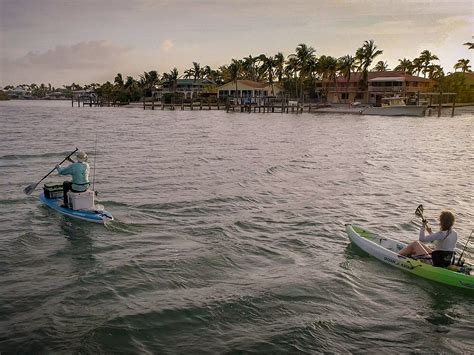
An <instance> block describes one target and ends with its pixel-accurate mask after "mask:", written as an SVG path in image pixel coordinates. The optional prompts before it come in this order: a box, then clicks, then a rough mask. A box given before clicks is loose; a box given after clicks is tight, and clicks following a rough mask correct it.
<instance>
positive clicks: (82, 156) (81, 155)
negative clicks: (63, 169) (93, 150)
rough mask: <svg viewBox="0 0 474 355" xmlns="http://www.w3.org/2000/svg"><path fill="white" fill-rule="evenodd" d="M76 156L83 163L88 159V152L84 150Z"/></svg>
mask: <svg viewBox="0 0 474 355" xmlns="http://www.w3.org/2000/svg"><path fill="white" fill-rule="evenodd" d="M76 157H77V160H79V161H80V162H82V163H83V162H86V161H87V154H86V152H83V151H82V150H80V151H78V152H77V153H76Z"/></svg>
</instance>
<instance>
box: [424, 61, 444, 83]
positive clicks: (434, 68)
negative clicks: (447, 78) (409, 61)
mask: <svg viewBox="0 0 474 355" xmlns="http://www.w3.org/2000/svg"><path fill="white" fill-rule="evenodd" d="M426 73H428V78H429V79H433V80H437V81H440V80H441V79H442V78H444V71H443V68H441V66H440V65H438V64H431V65H430V66H429V67H428V68H427V70H426Z"/></svg>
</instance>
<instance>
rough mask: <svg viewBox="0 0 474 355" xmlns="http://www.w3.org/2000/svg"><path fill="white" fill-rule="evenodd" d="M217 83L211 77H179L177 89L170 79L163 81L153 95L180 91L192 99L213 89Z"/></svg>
mask: <svg viewBox="0 0 474 355" xmlns="http://www.w3.org/2000/svg"><path fill="white" fill-rule="evenodd" d="M215 85H216V84H215V83H214V82H213V81H212V80H209V79H178V80H177V81H176V90H173V85H172V83H171V82H169V81H162V82H161V83H160V85H159V87H158V89H157V90H156V91H154V93H153V95H154V96H155V97H158V98H159V97H161V95H162V94H165V93H171V92H174V91H175V92H178V93H182V94H183V95H184V98H185V99H192V98H194V97H196V96H197V95H199V94H203V93H206V92H209V91H212V88H213V87H214V88H215Z"/></svg>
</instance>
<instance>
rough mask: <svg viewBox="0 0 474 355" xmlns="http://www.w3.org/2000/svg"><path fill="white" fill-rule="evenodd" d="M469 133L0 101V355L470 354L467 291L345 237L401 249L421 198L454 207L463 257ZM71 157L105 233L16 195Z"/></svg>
mask: <svg viewBox="0 0 474 355" xmlns="http://www.w3.org/2000/svg"><path fill="white" fill-rule="evenodd" d="M473 125H474V115H473V114H472V113H471V114H470V113H465V114H459V115H457V116H455V117H452V118H451V117H442V118H436V117H426V118H410V117H375V116H374V117H365V116H351V115H337V114H334V115H329V114H327V115H322V114H320V115H317V114H302V115H292V114H289V115H288V114H280V113H278V114H277V113H274V114H257V113H252V114H241V113H226V112H225V111H196V110H195V111H161V110H155V111H151V110H147V111H143V110H140V109H126V108H90V107H84V108H82V107H81V108H77V107H71V105H70V102H39V101H21V102H15V101H11V102H1V103H0V127H1V131H0V132H1V133H0V189H1V190H0V191H1V194H2V196H1V197H0V353H2V354H8V353H35V354H41V353H90V354H98V353H140V354H146V353H150V354H151V353H154V354H156V353H158V354H176V353H188V354H194V353H210V354H223V353H225V354H227V353H259V354H268V353H272V354H275V353H322V352H329V353H347V352H352V353H366V352H369V353H379V352H385V353H408V352H410V353H433V352H436V353H438V352H439V353H460V354H461V353H464V354H465V353H470V352H471V353H472V352H473V350H474V340H473V337H472V335H473V334H474V314H473V299H474V298H473V297H474V295H473V294H472V293H469V292H467V291H463V290H458V289H454V288H450V287H447V286H443V285H441V284H437V283H434V282H431V281H427V280H423V279H420V278H417V277H415V276H413V275H410V274H407V273H404V272H403V271H400V270H397V269H394V268H391V267H390V266H387V265H385V264H382V263H381V262H379V261H377V260H375V259H373V258H371V257H370V256H368V255H367V254H365V253H364V252H362V251H361V250H360V249H358V248H357V247H355V246H353V245H351V244H350V243H349V240H348V238H347V236H346V233H345V231H344V225H345V223H354V224H358V225H361V226H363V227H366V228H368V229H371V230H373V231H375V232H377V233H381V234H385V235H387V236H388V237H390V238H394V239H397V240H400V241H402V242H408V241H411V240H413V239H415V238H417V234H418V229H419V221H418V220H417V218H416V217H415V215H414V211H415V209H416V207H417V206H418V204H420V203H422V204H423V205H424V206H425V215H426V216H427V217H429V218H430V219H431V220H432V222H433V223H436V221H435V220H436V217H437V215H438V214H439V212H440V211H441V210H442V209H445V208H449V209H452V210H454V211H455V213H456V216H457V222H456V226H455V227H456V230H457V231H458V235H459V236H460V240H459V245H460V247H462V246H463V245H464V244H465V242H466V240H467V238H468V236H469V233H470V232H471V230H472V228H473V227H474V225H473V221H474V218H473V217H474V206H473V192H474V178H473V176H474V174H473V173H474V139H473V135H474V128H473ZM75 147H79V148H80V149H83V150H86V151H87V152H88V153H89V155H90V157H91V160H90V163H91V167H92V168H94V166H95V169H93V172H92V174H91V178H92V177H93V178H94V186H95V188H96V190H98V191H99V199H100V203H101V204H102V205H104V206H105V208H106V209H107V210H109V211H110V212H112V213H113V215H114V217H115V219H116V220H115V221H114V222H112V223H110V224H108V225H106V226H101V225H95V224H91V223H87V222H81V221H77V220H71V219H68V218H66V217H64V216H61V215H59V214H57V213H55V212H53V211H51V210H48V209H47V208H45V207H44V206H42V205H41V204H40V203H39V201H38V193H39V192H40V190H41V185H40V186H39V187H38V189H37V190H36V191H35V192H34V193H32V194H31V195H30V196H26V195H25V194H24V193H23V189H24V188H25V187H26V186H28V185H29V184H31V183H34V182H37V181H38V180H40V179H41V178H42V177H43V176H44V175H45V174H46V173H47V172H48V171H49V170H51V169H52V168H53V167H54V166H55V164H57V163H58V162H60V161H61V160H62V159H63V158H64V157H65V156H66V155H67V154H68V152H70V151H72V150H74V149H75ZM62 179H63V178H62V177H59V176H57V175H52V176H51V177H49V178H48V179H46V181H48V182H53V181H58V182H60V181H62ZM473 245H474V243H473V244H471V247H470V248H468V250H467V251H466V256H467V258H468V259H470V260H471V261H473V259H474V247H473Z"/></svg>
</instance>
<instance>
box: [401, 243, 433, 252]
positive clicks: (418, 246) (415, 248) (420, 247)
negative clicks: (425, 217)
mask: <svg viewBox="0 0 474 355" xmlns="http://www.w3.org/2000/svg"><path fill="white" fill-rule="evenodd" d="M431 252H432V250H431V248H429V247H427V246H426V245H424V244H423V243H420V242H419V241H415V242H412V243H410V244H408V245H407V246H406V247H405V248H403V249H402V250H400V251H399V252H398V254H400V255H404V256H411V255H417V256H422V255H427V256H428V255H430V254H431Z"/></svg>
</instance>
